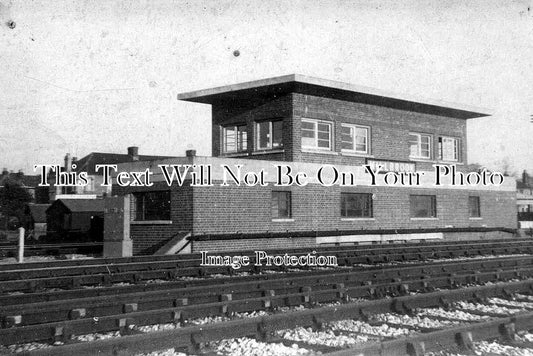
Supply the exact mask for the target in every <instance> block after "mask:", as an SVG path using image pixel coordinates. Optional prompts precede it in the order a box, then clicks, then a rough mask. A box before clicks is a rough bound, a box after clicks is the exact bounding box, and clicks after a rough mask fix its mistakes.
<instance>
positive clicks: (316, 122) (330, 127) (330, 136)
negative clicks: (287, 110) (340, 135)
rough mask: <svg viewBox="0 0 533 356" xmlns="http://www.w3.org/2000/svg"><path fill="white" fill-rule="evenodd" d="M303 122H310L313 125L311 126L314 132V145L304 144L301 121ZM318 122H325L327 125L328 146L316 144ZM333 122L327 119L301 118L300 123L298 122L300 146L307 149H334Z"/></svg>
mask: <svg viewBox="0 0 533 356" xmlns="http://www.w3.org/2000/svg"><path fill="white" fill-rule="evenodd" d="M304 122H307V123H311V124H313V125H314V127H313V133H314V135H315V136H314V145H312V146H309V145H304V137H303V135H302V131H303V130H304V128H303V125H302V124H303V123H304ZM319 124H325V125H328V127H329V138H328V142H329V147H327V148H326V147H319V145H318V140H319V139H318V125H319ZM334 128H335V127H334V123H333V122H332V121H327V120H320V119H310V118H302V119H301V124H300V136H301V142H300V143H301V147H302V149H304V150H305V149H309V150H320V151H334V147H335V142H334Z"/></svg>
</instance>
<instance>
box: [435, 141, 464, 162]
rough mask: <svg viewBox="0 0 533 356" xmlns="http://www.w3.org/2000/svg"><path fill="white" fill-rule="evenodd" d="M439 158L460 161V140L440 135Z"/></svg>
mask: <svg viewBox="0 0 533 356" xmlns="http://www.w3.org/2000/svg"><path fill="white" fill-rule="evenodd" d="M439 159H440V160H443V161H450V162H457V161H459V140H458V139H456V138H453V137H439Z"/></svg>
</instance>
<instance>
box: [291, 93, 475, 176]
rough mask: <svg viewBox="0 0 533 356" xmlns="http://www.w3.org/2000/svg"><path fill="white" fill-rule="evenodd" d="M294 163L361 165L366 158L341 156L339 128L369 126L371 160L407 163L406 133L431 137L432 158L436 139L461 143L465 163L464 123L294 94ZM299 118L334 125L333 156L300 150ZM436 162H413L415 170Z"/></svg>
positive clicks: (434, 152) (434, 153)
mask: <svg viewBox="0 0 533 356" xmlns="http://www.w3.org/2000/svg"><path fill="white" fill-rule="evenodd" d="M293 110H294V112H293V119H294V125H293V139H294V142H293V144H292V152H293V160H294V161H304V162H313V163H332V164H346V165H361V164H363V163H365V159H366V157H364V156H359V157H354V156H348V155H345V154H342V153H341V130H340V127H341V124H342V123H348V124H359V125H364V126H369V127H370V131H371V140H370V142H371V147H370V156H371V157H372V158H375V159H379V160H399V161H409V132H418V133H425V134H431V135H432V136H433V157H436V156H437V150H436V148H437V139H438V136H439V135H443V136H451V137H456V138H459V139H460V142H461V145H460V146H461V148H460V150H461V151H462V153H461V157H462V161H463V162H466V120H462V119H455V118H451V117H442V116H436V115H429V114H421V113H415V112H410V111H404V110H398V109H392V108H387V107H380V106H374V105H368V104H362V103H354V102H349V101H343V100H336V99H331V98H323V97H316V96H311V95H304V94H293ZM301 118H309V119H319V120H326V121H330V122H333V127H334V133H335V137H334V150H333V151H334V152H332V153H335V154H328V153H309V152H302V149H301ZM434 163H436V161H433V160H432V161H426V162H420V161H417V162H416V166H417V170H433V167H432V164H434Z"/></svg>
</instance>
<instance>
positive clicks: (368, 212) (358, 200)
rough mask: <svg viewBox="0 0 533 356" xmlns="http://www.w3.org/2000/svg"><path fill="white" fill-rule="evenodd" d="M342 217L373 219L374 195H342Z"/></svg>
mask: <svg viewBox="0 0 533 356" xmlns="http://www.w3.org/2000/svg"><path fill="white" fill-rule="evenodd" d="M341 216H342V217H350V218H371V217H372V216H373V213H372V194H367V193H341Z"/></svg>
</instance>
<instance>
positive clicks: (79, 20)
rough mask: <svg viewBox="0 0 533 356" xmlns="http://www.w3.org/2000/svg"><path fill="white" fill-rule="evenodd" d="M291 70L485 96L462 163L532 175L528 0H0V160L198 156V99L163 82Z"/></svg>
mask: <svg viewBox="0 0 533 356" xmlns="http://www.w3.org/2000/svg"><path fill="white" fill-rule="evenodd" d="M11 21H14V25H15V26H14V27H13V26H9V25H10V23H11ZM12 27H13V28H12ZM235 51H239V55H238V56H235V55H234V52H235ZM292 73H298V74H303V75H308V76H313V77H319V78H325V79H330V80H337V81H342V82H347V83H351V84H356V85H362V86H369V87H373V88H377V89H381V90H384V91H390V92H395V93H398V94H405V95H412V96H418V97H425V98H430V99H437V100H443V101H447V102H456V103H461V104H467V105H473V106H476V107H482V108H487V109H489V110H490V112H491V113H493V115H492V116H491V117H488V118H480V119H474V120H469V121H468V123H467V127H468V136H467V137H468V161H469V163H479V164H481V165H484V166H486V167H488V168H490V169H493V170H501V171H503V170H506V171H508V172H509V173H513V172H521V171H522V170H523V169H526V170H528V171H529V172H530V173H532V174H533V121H532V117H533V116H532V115H533V3H532V1H528V0H526V1H491V0H483V1H409V2H403V1H304V0H289V1H203V0H200V1H157V0H149V1H115V0H107V1H96V0H86V1H81V0H55V1H15V0H11V1H9V0H0V93H1V94H0V168H1V167H6V168H8V169H10V170H14V171H18V170H19V169H22V170H23V171H24V172H26V173H33V165H35V164H55V163H58V164H61V163H62V162H63V157H64V156H65V154H66V153H70V154H71V155H73V156H75V157H78V158H81V157H83V156H85V155H87V154H89V153H90V152H93V151H96V152H113V153H126V148H127V147H128V146H139V153H140V154H149V155H167V156H168V155H177V156H183V155H184V153H185V150H187V149H193V148H194V149H196V150H197V154H198V155H210V153H211V132H210V130H211V128H210V120H211V111H210V106H208V105H202V104H194V103H187V102H180V101H178V100H177V99H176V95H177V94H178V93H181V92H187V91H192V90H197V89H205V88H210V87H215V86H221V85H229V84H234V83H239V82H245V81H250V80H257V79H262V78H268V77H273V76H280V75H286V74H292Z"/></svg>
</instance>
